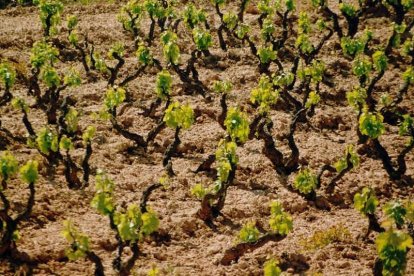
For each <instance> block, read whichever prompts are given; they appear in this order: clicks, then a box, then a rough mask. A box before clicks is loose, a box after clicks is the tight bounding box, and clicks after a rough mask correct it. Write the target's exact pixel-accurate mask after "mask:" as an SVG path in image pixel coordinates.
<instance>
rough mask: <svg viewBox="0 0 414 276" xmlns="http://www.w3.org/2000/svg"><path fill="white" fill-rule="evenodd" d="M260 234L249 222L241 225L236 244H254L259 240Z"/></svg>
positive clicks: (252, 223) (253, 224)
mask: <svg viewBox="0 0 414 276" xmlns="http://www.w3.org/2000/svg"><path fill="white" fill-rule="evenodd" d="M259 236H260V232H259V230H258V229H257V228H256V226H255V223H254V222H249V223H247V224H245V225H243V227H242V229H241V230H240V232H239V235H238V238H237V240H238V242H239V243H246V242H247V243H254V242H256V241H257V240H258V239H259Z"/></svg>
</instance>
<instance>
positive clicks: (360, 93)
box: [346, 87, 367, 111]
mask: <svg viewBox="0 0 414 276" xmlns="http://www.w3.org/2000/svg"><path fill="white" fill-rule="evenodd" d="M366 98H367V90H366V89H365V88H362V87H357V88H355V89H354V90H352V91H350V92H347V93H346V99H347V100H348V104H349V105H350V106H352V107H353V108H354V109H355V110H357V111H359V110H360V109H361V108H362V107H363V106H364V105H365V100H366Z"/></svg>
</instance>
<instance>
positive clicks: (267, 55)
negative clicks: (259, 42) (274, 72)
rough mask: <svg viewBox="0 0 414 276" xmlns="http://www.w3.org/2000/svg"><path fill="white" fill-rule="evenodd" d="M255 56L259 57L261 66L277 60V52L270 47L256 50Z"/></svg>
mask: <svg viewBox="0 0 414 276" xmlns="http://www.w3.org/2000/svg"><path fill="white" fill-rule="evenodd" d="M257 55H258V56H259V59H260V63H262V64H268V63H270V62H271V61H273V60H275V59H276V58H277V52H276V51H274V50H273V46H272V45H270V46H268V47H260V48H259V49H258V50H257Z"/></svg>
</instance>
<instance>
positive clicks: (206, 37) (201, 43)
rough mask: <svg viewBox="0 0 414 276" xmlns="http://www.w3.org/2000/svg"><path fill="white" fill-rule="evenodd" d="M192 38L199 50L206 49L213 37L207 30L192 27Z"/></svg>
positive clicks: (211, 42) (211, 43) (210, 44)
mask: <svg viewBox="0 0 414 276" xmlns="http://www.w3.org/2000/svg"><path fill="white" fill-rule="evenodd" d="M193 39H194V42H195V44H196V46H197V49H198V50H199V51H207V50H208V48H210V47H211V46H212V45H213V38H212V37H211V34H210V32H209V31H204V30H202V29H200V28H194V30H193Z"/></svg>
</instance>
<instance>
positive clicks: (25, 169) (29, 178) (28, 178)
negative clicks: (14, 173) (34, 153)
mask: <svg viewBox="0 0 414 276" xmlns="http://www.w3.org/2000/svg"><path fill="white" fill-rule="evenodd" d="M38 167H39V163H38V162H37V161H35V160H29V161H27V163H26V164H24V165H23V166H22V167H21V168H20V170H19V174H20V177H21V179H22V180H23V181H24V182H26V183H27V184H30V183H35V182H36V181H37V179H38V177H39V173H38Z"/></svg>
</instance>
